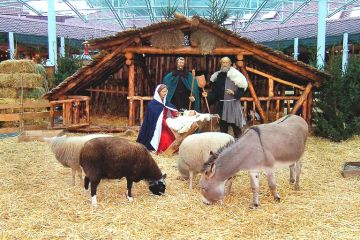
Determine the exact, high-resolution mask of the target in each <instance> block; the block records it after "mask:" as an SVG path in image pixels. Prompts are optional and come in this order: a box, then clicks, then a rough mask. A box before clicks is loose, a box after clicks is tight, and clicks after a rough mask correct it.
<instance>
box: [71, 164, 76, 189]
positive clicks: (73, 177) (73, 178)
mask: <svg viewBox="0 0 360 240" xmlns="http://www.w3.org/2000/svg"><path fill="white" fill-rule="evenodd" d="M71 175H72V185H73V186H75V176H76V169H74V168H72V169H71Z"/></svg>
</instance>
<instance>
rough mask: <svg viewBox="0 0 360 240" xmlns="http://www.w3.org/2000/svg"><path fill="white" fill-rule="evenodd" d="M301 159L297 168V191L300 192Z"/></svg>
mask: <svg viewBox="0 0 360 240" xmlns="http://www.w3.org/2000/svg"><path fill="white" fill-rule="evenodd" d="M301 165H302V163H301V159H299V161H298V162H297V163H296V166H295V174H296V175H295V190H296V191H299V190H300V174H301Z"/></svg>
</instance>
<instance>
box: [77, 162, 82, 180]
mask: <svg viewBox="0 0 360 240" xmlns="http://www.w3.org/2000/svg"><path fill="white" fill-rule="evenodd" d="M77 173H78V177H79V178H80V182H82V180H83V178H82V169H81V167H80V166H79V167H78V169H77Z"/></svg>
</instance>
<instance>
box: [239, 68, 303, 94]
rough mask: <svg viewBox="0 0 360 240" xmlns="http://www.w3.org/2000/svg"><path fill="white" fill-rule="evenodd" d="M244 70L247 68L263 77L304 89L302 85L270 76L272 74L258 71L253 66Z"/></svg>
mask: <svg viewBox="0 0 360 240" xmlns="http://www.w3.org/2000/svg"><path fill="white" fill-rule="evenodd" d="M246 70H248V71H249V72H252V73H255V74H258V75H260V76H263V77H266V78H269V79H272V80H274V81H276V82H279V83H282V84H284V85H288V86H292V87H296V88H298V89H300V90H305V87H303V86H300V85H297V84H295V83H292V82H288V81H286V80H282V79H280V78H277V77H274V76H272V75H270V74H267V73H264V72H262V71H259V70H257V69H255V68H251V67H246Z"/></svg>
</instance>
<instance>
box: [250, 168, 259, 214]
mask: <svg viewBox="0 0 360 240" xmlns="http://www.w3.org/2000/svg"><path fill="white" fill-rule="evenodd" d="M249 175H250V183H251V190H252V192H253V206H254V207H258V206H259V205H260V203H259V187H260V183H259V172H255V171H249Z"/></svg>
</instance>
